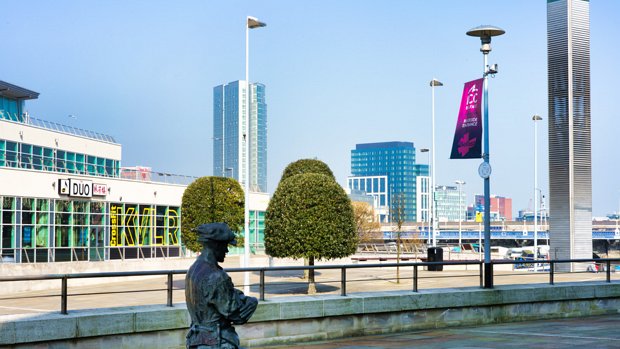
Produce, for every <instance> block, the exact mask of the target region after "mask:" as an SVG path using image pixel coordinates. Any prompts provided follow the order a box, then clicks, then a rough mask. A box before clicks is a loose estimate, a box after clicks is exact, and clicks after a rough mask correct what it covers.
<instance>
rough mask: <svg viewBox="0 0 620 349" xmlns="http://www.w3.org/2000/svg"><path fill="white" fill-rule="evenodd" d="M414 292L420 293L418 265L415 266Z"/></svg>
mask: <svg viewBox="0 0 620 349" xmlns="http://www.w3.org/2000/svg"><path fill="white" fill-rule="evenodd" d="M413 292H418V265H417V264H416V265H414V266H413Z"/></svg>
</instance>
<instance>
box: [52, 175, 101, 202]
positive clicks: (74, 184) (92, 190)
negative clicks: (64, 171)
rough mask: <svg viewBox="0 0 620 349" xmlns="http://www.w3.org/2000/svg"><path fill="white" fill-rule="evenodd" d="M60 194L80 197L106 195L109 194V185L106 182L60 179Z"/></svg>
mask: <svg viewBox="0 0 620 349" xmlns="http://www.w3.org/2000/svg"><path fill="white" fill-rule="evenodd" d="M58 194H59V195H68V196H70V197H79V198H90V197H93V196H106V195H108V187H107V186H106V185H105V184H97V183H93V182H91V181H83V180H77V179H59V180H58Z"/></svg>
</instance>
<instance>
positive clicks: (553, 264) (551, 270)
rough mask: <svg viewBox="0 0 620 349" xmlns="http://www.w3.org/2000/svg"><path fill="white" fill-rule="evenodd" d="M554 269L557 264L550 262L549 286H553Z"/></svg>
mask: <svg viewBox="0 0 620 349" xmlns="http://www.w3.org/2000/svg"><path fill="white" fill-rule="evenodd" d="M553 269H555V263H554V262H552V261H550V262H549V285H553Z"/></svg>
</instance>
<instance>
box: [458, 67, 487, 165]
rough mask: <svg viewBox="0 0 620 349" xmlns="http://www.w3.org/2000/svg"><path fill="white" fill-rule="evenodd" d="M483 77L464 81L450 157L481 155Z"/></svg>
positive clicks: (476, 156)
mask: <svg viewBox="0 0 620 349" xmlns="http://www.w3.org/2000/svg"><path fill="white" fill-rule="evenodd" d="M483 81H484V79H478V80H473V81H470V82H466V83H465V87H464V88H463V98H462V99H461V107H460V108H459V118H458V120H457V122H456V130H455V131H454V141H453V142H452V153H451V154H450V159H479V158H481V157H482V114H481V112H480V111H481V109H482V108H481V106H482V83H483Z"/></svg>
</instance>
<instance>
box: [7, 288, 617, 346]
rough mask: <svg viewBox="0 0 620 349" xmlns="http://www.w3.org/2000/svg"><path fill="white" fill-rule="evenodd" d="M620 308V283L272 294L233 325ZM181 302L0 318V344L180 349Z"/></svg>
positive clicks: (289, 331) (434, 321) (476, 318)
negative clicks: (247, 317) (344, 294)
mask: <svg viewBox="0 0 620 349" xmlns="http://www.w3.org/2000/svg"><path fill="white" fill-rule="evenodd" d="M619 312H620V283H611V284H607V283H580V284H562V285H556V286H551V285H518V286H501V287H497V288H495V289H492V290H487V289H458V290H456V289H451V290H445V289H443V290H431V291H424V292H421V293H412V292H405V291H399V292H375V293H359V294H354V295H350V296H347V297H341V296H332V295H329V296H314V297H309V296H308V297H287V298H275V299H273V300H270V301H266V302H261V303H260V304H259V307H258V309H257V311H256V313H255V314H254V316H253V317H252V319H251V321H250V323H248V324H246V325H244V326H237V331H238V333H239V335H240V337H241V338H242V345H243V346H247V347H250V348H252V347H257V346H261V345H273V344H288V345H293V344H295V343H299V342H303V341H309V340H323V339H330V338H342V337H346V336H355V335H364V334H379V333H389V332H398V331H407V330H423V329H430V328H437V327H448V326H463V325H479V324H486V323H494V322H509V321H523V320H537V319H545V318H557V317H577V316H590V315H602V314H616V313H619ZM188 327H189V316H188V314H187V310H186V308H185V306H184V304H177V305H175V307H172V308H168V307H165V306H145V307H131V308H122V309H100V310H96V311H92V310H91V311H73V312H70V314H69V315H64V316H63V315H60V314H43V315H13V316H1V317H0V346H1V345H7V346H8V347H10V348H32V347H34V346H36V347H37V348H52V347H54V348H56V347H59V346H60V347H63V348H78V347H114V348H175V347H176V348H184V338H185V333H186V332H187V328H188Z"/></svg>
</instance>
